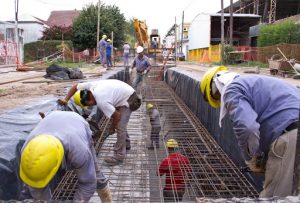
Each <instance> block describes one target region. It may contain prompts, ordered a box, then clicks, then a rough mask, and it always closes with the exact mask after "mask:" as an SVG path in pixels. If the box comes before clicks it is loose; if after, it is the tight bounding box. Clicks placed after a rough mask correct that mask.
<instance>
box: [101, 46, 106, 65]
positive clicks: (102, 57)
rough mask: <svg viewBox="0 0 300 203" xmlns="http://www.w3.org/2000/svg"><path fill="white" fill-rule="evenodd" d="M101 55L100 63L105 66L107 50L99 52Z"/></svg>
mask: <svg viewBox="0 0 300 203" xmlns="http://www.w3.org/2000/svg"><path fill="white" fill-rule="evenodd" d="M99 55H100V62H101V64H102V65H103V66H104V65H105V63H106V54H105V50H99Z"/></svg>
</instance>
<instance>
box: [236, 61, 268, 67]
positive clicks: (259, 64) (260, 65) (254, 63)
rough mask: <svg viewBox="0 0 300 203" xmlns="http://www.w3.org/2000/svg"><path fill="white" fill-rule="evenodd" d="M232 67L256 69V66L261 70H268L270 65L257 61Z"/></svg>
mask: <svg viewBox="0 0 300 203" xmlns="http://www.w3.org/2000/svg"><path fill="white" fill-rule="evenodd" d="M230 66H231V67H256V66H258V67H259V68H268V67H269V64H265V63H260V62H257V61H249V62H244V63H240V64H234V65H230Z"/></svg>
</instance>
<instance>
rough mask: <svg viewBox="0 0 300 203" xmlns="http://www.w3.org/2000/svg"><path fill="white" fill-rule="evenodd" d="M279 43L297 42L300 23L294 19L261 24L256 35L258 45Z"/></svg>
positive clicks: (299, 41) (299, 38) (299, 39)
mask: <svg viewBox="0 0 300 203" xmlns="http://www.w3.org/2000/svg"><path fill="white" fill-rule="evenodd" d="M280 43H286V44H299V43H300V24H299V23H297V22H294V21H285V22H281V23H278V24H273V25H263V26H262V27H261V29H260V35H259V37H258V46H259V47H265V46H272V45H276V44H280Z"/></svg>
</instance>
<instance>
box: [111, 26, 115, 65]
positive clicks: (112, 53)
mask: <svg viewBox="0 0 300 203" xmlns="http://www.w3.org/2000/svg"><path fill="white" fill-rule="evenodd" d="M111 46H112V48H111V58H112V60H113V62H112V63H113V66H115V59H114V31H111Z"/></svg>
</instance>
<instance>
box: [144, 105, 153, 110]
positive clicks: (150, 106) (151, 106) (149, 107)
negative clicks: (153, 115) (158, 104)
mask: <svg viewBox="0 0 300 203" xmlns="http://www.w3.org/2000/svg"><path fill="white" fill-rule="evenodd" d="M153 107H154V106H153V104H151V103H148V104H147V106H146V108H147V110H149V109H152V108H153Z"/></svg>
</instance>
